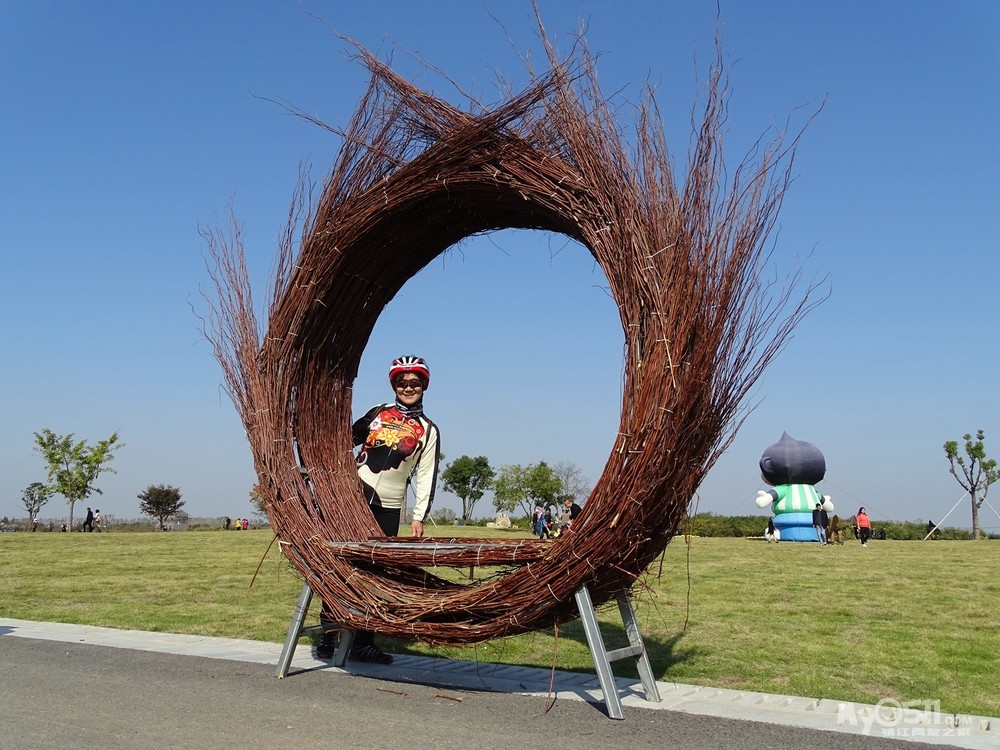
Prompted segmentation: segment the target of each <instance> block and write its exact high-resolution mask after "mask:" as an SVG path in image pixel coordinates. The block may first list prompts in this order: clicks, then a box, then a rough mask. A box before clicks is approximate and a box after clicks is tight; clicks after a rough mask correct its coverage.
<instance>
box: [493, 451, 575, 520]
mask: <svg viewBox="0 0 1000 750" xmlns="http://www.w3.org/2000/svg"><path fill="white" fill-rule="evenodd" d="M562 492H563V485H562V482H561V481H560V479H559V477H558V476H556V474H555V472H554V471H553V470H552V467H550V466H549V465H548V464H547V463H545V462H544V461H539V462H538V463H537V464H531V465H529V466H520V465H518V464H513V465H510V466H504V467H503V468H501V469H500V476H499V477H498V478H497V480H496V484H495V486H494V489H493V497H494V500H493V505H494V506H495V507H496V509H497V510H504V511H507V512H511V511H513V510H514V509H515V508H517V507H518V506H520V507H521V509H522V510H523V511H524V514H525V516H527V517H528V518H531V515H532V511H533V510H534V508H533V506H534V505H535V504H539V505H550V504H554V503H555V502H556V501H557V500H558V498H559V496H560V495H561V494H562Z"/></svg>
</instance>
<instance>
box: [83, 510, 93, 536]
mask: <svg viewBox="0 0 1000 750" xmlns="http://www.w3.org/2000/svg"><path fill="white" fill-rule="evenodd" d="M83 530H84V531H93V530H94V511H92V510H91V509H90V507H89V506H88V507H87V520H86V521H84V522H83Z"/></svg>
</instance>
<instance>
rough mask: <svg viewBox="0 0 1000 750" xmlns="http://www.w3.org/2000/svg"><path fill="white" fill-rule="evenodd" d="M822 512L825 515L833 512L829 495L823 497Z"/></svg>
mask: <svg viewBox="0 0 1000 750" xmlns="http://www.w3.org/2000/svg"><path fill="white" fill-rule="evenodd" d="M823 510H825V511H826V512H827V513H829V512H830V511H832V510H833V502H832V501H831V500H830V496H829V495H823Z"/></svg>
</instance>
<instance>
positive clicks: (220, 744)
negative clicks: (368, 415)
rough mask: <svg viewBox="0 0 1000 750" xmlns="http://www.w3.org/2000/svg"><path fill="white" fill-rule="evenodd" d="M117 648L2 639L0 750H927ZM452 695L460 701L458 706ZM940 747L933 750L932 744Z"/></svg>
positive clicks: (808, 732) (668, 713) (774, 728)
mask: <svg viewBox="0 0 1000 750" xmlns="http://www.w3.org/2000/svg"><path fill="white" fill-rule="evenodd" d="M273 674H274V668H273V666H272V665H266V664H255V663H248V662H240V661H228V660H222V659H206V658H202V657H194V656H182V655H176V654H162V653H153V652H148V651H136V650H131V649H125V648H108V647H104V646H94V645H83V644H79V643H64V642H58V641H48V640H35V639H32V638H20V637H0V686H2V687H0V696H2V698H0V748H3V750H8V749H9V750H42V749H43V748H44V750H53V749H60V750H61V749H66V750H72V749H75V748H86V749H87V750H98V749H99V750H118V749H119V748H121V749H122V750H126V749H127V750H153V749H154V748H155V750H161V749H162V748H198V750H202V749H203V748H212V750H229V749H230V748H234V749H235V748H240V750H244V749H245V748H247V747H251V748H261V750H263V749H265V748H266V749H267V750H271V749H272V748H273V749H274V750H310V749H311V748H323V749H324V750H336V749H338V748H351V749H352V750H354V749H360V748H396V749H397V750H398V749H402V750H422V749H423V748H433V749H434V750H442V749H445V748H462V750H481V749H486V748H490V749H492V748H505V749H506V748H517V749H518V750H527V749H528V748H545V749H546V750H563V749H564V748H565V749H566V750H612V748H613V749H614V750H617V749H618V748H647V747H648V748H654V747H655V748H657V749H658V750H659V749H660V748H712V749H713V750H717V749H718V748H726V747H733V748H740V749H741V750H742V749H743V748H745V749H746V750H764V749H765V748H791V747H794V748H796V749H797V750H804V749H805V748H816V749H817V750H822V749H824V748H831V749H832V748H838V749H846V750H851V749H852V748H861V749H864V750H883V749H884V750H927V748H929V747H931V746H930V745H926V744H920V743H915V742H904V741H901V740H892V739H885V738H881V737H866V736H860V735H848V734H842V733H836V732H823V731H818V730H813V729H801V728H795V727H787V726H781V725H777V724H762V723H755V722H749V721H738V720H734V719H723V718H715V717H705V716H694V715H689V714H683V713H676V712H672V711H662V710H659V711H650V710H636V709H630V710H629V711H628V715H627V717H626V719H625V721H612V720H610V719H608V718H607V717H606V716H605V715H604V714H603V713H602V711H601V709H600V708H599V707H598V706H596V705H594V704H588V703H583V702H577V701H571V700H559V701H557V702H556V704H555V705H554V706H553V708H552V710H551V711H549V712H548V713H544V708H545V701H544V699H542V698H540V697H532V696H521V695H512V694H502V693H481V692H474V691H462V690H453V689H442V688H435V687H428V686H423V685H412V684H400V683H398V682H382V681H379V680H376V679H372V678H367V677H359V676H350V675H344V674H340V675H336V674H331V673H329V672H326V671H321V670H319V671H305V672H299V673H297V674H293V675H291V676H290V677H288V678H286V679H284V680H276V679H274V676H273ZM459 699H460V700H459ZM938 747H941V745H938Z"/></svg>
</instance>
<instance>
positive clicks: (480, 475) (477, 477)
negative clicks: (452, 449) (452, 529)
mask: <svg viewBox="0 0 1000 750" xmlns="http://www.w3.org/2000/svg"><path fill="white" fill-rule="evenodd" d="M495 476H496V472H495V471H493V467H492V466H490V462H489V461H488V460H487V458H486V456H476V457H475V458H470V457H469V456H459V457H458V458H456V459H455V460H454V461H452V462H451V463H450V464H448V465H447V466H446V467H445V468H444V471H442V472H441V481H442V482H443V484H442V487H443V489H444V490H445V491H446V492H451V493H454V494H455V495H458V496H459V497H460V498H461V499H462V520H463V521H468V520H469V519H470V518H471V517H472V509H473V508H475V507H476V503H477V502H478V501H479V500H480V499H481V498H482V496H483V494H484V493H485V492H486V490H488V489H490V488H491V487H493V478H494V477H495Z"/></svg>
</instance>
